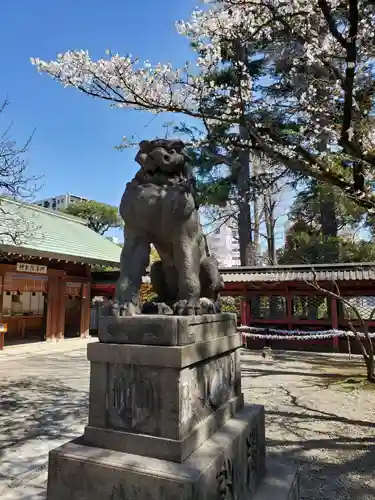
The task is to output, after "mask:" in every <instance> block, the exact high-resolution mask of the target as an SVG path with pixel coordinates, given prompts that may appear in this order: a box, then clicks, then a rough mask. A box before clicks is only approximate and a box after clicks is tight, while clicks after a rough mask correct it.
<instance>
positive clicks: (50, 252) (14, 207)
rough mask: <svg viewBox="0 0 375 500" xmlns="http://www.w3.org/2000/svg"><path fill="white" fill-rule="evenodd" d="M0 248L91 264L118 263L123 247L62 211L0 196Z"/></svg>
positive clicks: (6, 250) (82, 221)
mask: <svg viewBox="0 0 375 500" xmlns="http://www.w3.org/2000/svg"><path fill="white" fill-rule="evenodd" d="M0 250H1V251H2V252H4V251H5V252H17V253H21V254H24V255H30V256H36V257H48V258H56V259H62V260H68V261H75V262H85V263H89V264H107V265H111V264H118V263H119V262H120V253H121V248H120V247H119V246H118V245H116V244H115V243H112V242H111V241H109V240H107V239H106V238H105V237H104V236H101V235H100V234H97V233H95V231H92V230H91V229H89V228H88V227H87V224H86V222H85V221H84V220H82V219H79V218H77V217H73V216H71V215H67V214H63V213H61V212H54V211H53V210H48V209H46V208H41V207H37V206H35V205H30V204H26V203H18V202H16V201H13V200H9V199H6V198H0Z"/></svg>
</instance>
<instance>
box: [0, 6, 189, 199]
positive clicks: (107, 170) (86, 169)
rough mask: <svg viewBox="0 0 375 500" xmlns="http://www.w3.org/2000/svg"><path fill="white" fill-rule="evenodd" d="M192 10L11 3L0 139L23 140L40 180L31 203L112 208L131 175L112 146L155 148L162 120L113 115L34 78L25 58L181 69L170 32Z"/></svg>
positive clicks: (0, 56) (3, 45) (4, 20)
mask: <svg viewBox="0 0 375 500" xmlns="http://www.w3.org/2000/svg"><path fill="white" fill-rule="evenodd" d="M196 3H197V2H196V0H195V2H193V1H192V0H159V1H156V0H137V1H132V0H112V1H110V2H107V3H106V2H99V1H97V0H96V1H92V0H79V1H77V0H64V1H62V0H52V1H51V0H11V1H9V2H4V5H2V8H1V17H0V60H1V63H2V72H1V79H0V99H1V100H2V99H4V98H5V97H7V98H8V99H9V101H10V102H11V105H10V106H9V107H8V109H7V112H6V114H5V115H3V116H1V120H0V130H3V127H4V126H5V125H7V124H8V123H9V122H10V121H12V122H13V126H12V135H13V137H14V138H15V139H17V140H19V141H23V140H26V139H27V138H28V137H29V135H30V134H31V133H32V131H33V130H34V129H36V131H35V136H34V138H33V140H32V144H31V146H30V149H29V152H28V160H29V168H30V172H32V173H33V174H38V175H40V174H41V175H43V176H44V179H43V186H42V188H41V190H40V192H39V193H38V198H43V197H47V196H52V195H57V194H63V193H66V192H71V193H75V194H78V195H82V196H86V197H89V198H92V199H96V200H98V201H103V202H107V203H111V204H113V205H118V203H119V200H120V197H121V194H122V192H123V189H124V186H125V183H126V182H127V180H129V179H130V178H131V177H132V176H133V174H134V172H135V170H136V164H135V163H134V161H133V159H134V151H132V150H126V151H124V152H118V151H116V150H115V149H114V146H115V145H117V144H119V143H120V140H121V137H122V136H124V135H127V136H131V135H133V134H135V135H136V136H137V137H140V138H152V137H154V136H156V135H158V134H162V133H163V130H164V129H163V128H162V126H163V124H164V122H165V121H166V119H167V118H166V117H163V116H160V117H156V118H154V115H151V114H147V113H140V112H137V111H126V110H116V109H110V108H109V106H108V104H107V103H105V102H103V101H99V100H94V99H91V98H90V97H88V96H86V95H84V94H82V93H80V92H79V91H77V90H75V89H70V88H66V89H65V88H63V87H62V86H61V85H59V84H58V83H56V82H54V81H53V80H52V79H51V78H49V77H48V76H46V75H40V74H38V72H37V71H36V69H35V67H33V66H32V65H31V63H30V60H29V59H30V57H40V58H41V59H46V60H50V59H54V58H55V56H56V54H57V53H59V52H65V51H67V50H69V49H87V50H89V52H90V53H91V55H92V57H94V58H100V57H102V56H104V51H105V50H106V49H111V51H112V52H119V53H122V54H126V53H129V52H130V53H131V54H132V55H134V56H139V57H140V58H141V60H145V59H148V60H150V61H151V62H155V63H157V62H168V61H172V62H173V63H175V64H176V65H181V63H183V62H184V61H185V60H186V59H187V58H188V57H189V54H190V51H189V48H188V45H187V42H186V40H185V39H184V38H183V37H181V36H179V35H178V34H177V33H176V30H175V26H174V22H175V21H176V20H178V19H186V18H187V17H188V16H189V14H190V12H191V11H192V9H193V8H194V7H195V5H196Z"/></svg>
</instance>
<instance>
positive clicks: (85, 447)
mask: <svg viewBox="0 0 375 500" xmlns="http://www.w3.org/2000/svg"><path fill="white" fill-rule="evenodd" d="M106 321H107V324H104V325H103V324H102V325H101V328H100V331H99V340H100V342H98V343H95V344H90V345H89V346H88V359H89V361H90V362H91V375H90V410H89V422H88V425H87V426H86V428H85V431H84V435H83V436H82V437H81V438H79V439H77V440H75V441H72V442H70V443H68V444H66V445H64V446H62V447H60V448H58V449H56V450H53V451H52V452H51V453H50V463H49V475H48V493H47V496H48V500H91V499H95V500H138V499H139V500H141V499H142V500H146V499H147V500H235V499H236V500H245V499H246V500H252V499H254V500H256V498H257V497H256V495H257V493H256V490H257V488H258V486H259V485H261V483H262V480H263V478H264V476H265V473H266V463H265V431H264V409H263V407H261V406H256V405H244V403H243V396H242V393H241V375H240V351H239V348H240V346H241V338H240V335H239V334H238V333H236V317H235V315H233V314H229V313H228V314H218V315H206V316H196V317H176V316H175V317H173V316H136V317H131V318H121V319H119V320H115V319H113V318H106ZM279 475H280V477H281V476H285V477H289V478H290V481H289V483H290V484H289V483H288V484H289V488H288V484H287V486H286V487H285V479H284V490H285V494H280V488H279V489H278V491H277V492H276V491H275V495H276V496H269V495H270V493H269V491H270V490H269V487H270V479H271V478H268V482H266V483H265V482H263V484H262V485H261V487H260V489H258V492H259V494H262V491H263V492H264V491H268V493H266V496H264V495H263V496H262V497H261V498H262V499H263V498H264V499H266V498H269V499H270V500H271V498H275V500H276V499H277V500H284V499H285V500H286V499H293V500H294V499H297V498H298V494H297V493H296V491H297V490H296V486H295V484H294V483H293V481H295V475H296V474H295V471H294V472H293V471H292V472H291V471H289V475H288V473H287V472H286V471H285V470H283V471H282V472H280V473H279ZM271 483H272V481H271ZM293 484H294V486H293ZM267 487H268V490H267ZM265 488H266V489H265ZM271 490H272V484H271ZM295 493H296V495H297V496H295V497H293V496H290V495H292V494H295ZM288 495H289V496H288Z"/></svg>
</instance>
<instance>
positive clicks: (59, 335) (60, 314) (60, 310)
mask: <svg viewBox="0 0 375 500" xmlns="http://www.w3.org/2000/svg"><path fill="white" fill-rule="evenodd" d="M64 334H65V280H64V277H63V276H59V277H58V279H57V300H56V334H55V335H56V339H57V340H63V339H64Z"/></svg>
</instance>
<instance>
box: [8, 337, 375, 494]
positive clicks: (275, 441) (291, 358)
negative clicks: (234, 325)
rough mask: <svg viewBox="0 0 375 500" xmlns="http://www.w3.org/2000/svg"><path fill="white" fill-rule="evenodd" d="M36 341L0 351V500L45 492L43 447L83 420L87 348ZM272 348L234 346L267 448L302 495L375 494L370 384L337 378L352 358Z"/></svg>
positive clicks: (354, 365) (352, 366)
mask: <svg viewBox="0 0 375 500" xmlns="http://www.w3.org/2000/svg"><path fill="white" fill-rule="evenodd" d="M71 347H74V346H73V344H72V346H71ZM45 349H46V352H43V353H41V352H40V349H39V347H38V346H36V347H35V349H34V350H33V352H31V351H32V349H31V347H30V346H29V352H28V353H27V354H26V353H21V354H22V359H20V357H19V356H17V357H15V356H14V354H15V352H12V353H10V352H9V355H6V356H3V357H2V358H1V359H0V498H1V500H44V499H45V484H46V478H47V470H46V466H47V454H48V451H49V450H50V449H52V448H55V447H56V446H59V445H60V444H62V443H64V442H66V441H68V440H69V439H71V438H72V437H74V436H76V435H79V434H80V433H81V432H82V430H83V427H84V425H85V423H86V419H87V410H88V409H87V400H88V398H87V391H88V375H89V364H88V362H87V361H86V348H85V347H84V346H82V347H80V348H79V349H78V350H70V351H69V352H67V347H64V346H52V347H51V348H48V349H49V350H48V349H47V347H46V348H45ZM49 351H51V352H49ZM4 352H5V351H4ZM274 356H275V357H274V360H270V361H266V360H264V359H263V358H262V356H261V353H260V352H254V351H243V353H242V387H243V391H244V394H245V399H246V401H247V402H249V403H258V404H263V405H265V407H266V415H267V417H266V418H267V425H266V432H267V446H268V448H267V453H268V455H274V456H279V457H282V458H283V459H284V458H285V459H288V460H293V461H295V462H296V463H298V465H300V467H301V486H302V488H301V499H303V500H312V499H314V500H328V499H330V500H331V499H332V500H333V499H334V500H347V499H353V500H369V499H375V433H374V428H375V423H374V421H375V418H374V416H375V390H374V389H372V390H368V389H364V388H362V389H354V390H348V389H347V388H345V387H344V386H343V383H342V380H343V379H347V378H348V377H349V376H350V375H353V374H354V375H358V372H359V371H360V370H361V367H362V363H361V361H360V360H358V358H357V359H356V360H355V359H353V360H351V361H348V358H347V356H344V357H339V356H334V355H319V354H310V353H303V352H277V353H274Z"/></svg>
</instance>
